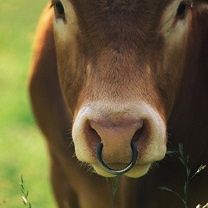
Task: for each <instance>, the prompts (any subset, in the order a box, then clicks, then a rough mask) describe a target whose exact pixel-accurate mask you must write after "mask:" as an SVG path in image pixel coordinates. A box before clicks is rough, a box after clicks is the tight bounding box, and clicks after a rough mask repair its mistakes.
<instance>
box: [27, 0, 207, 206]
mask: <svg viewBox="0 0 208 208" xmlns="http://www.w3.org/2000/svg"><path fill="white" fill-rule="evenodd" d="M207 4H208V1H207V0H184V1H181V0H52V2H51V4H50V5H47V7H46V8H45V10H44V12H43V15H42V17H41V19H40V22H39V26H38V29H37V34H36V39H35V45H34V56H33V60H32V66H31V72H30V80H29V92H30V98H31V103H32V108H33V112H34V115H35V118H36V120H37V123H38V125H39V127H40V129H41V130H42V132H43V133H44V135H45V137H46V138H47V139H46V141H47V146H48V150H49V154H50V159H51V183H52V187H53V190H54V194H55V198H56V201H57V206H58V207H60V208H94V207H99V208H110V207H111V197H110V196H109V192H108V186H107V184H106V180H105V178H108V179H109V180H111V178H112V180H113V178H114V177H115V176H118V175H119V176H118V177H119V181H118V189H117V193H116V196H115V199H114V200H115V202H114V203H115V207H116V208H139V207H142V208H167V207H168V208H176V207H177V208H180V207H184V204H183V203H182V201H181V200H180V198H178V197H177V196H176V195H175V194H173V193H171V192H168V191H164V190H162V189H160V188H159V187H161V186H163V187H168V188H170V189H171V190H174V191H175V192H176V193H178V195H180V196H182V195H183V184H184V181H185V180H186V178H185V173H184V172H185V169H184V167H183V165H182V164H181V162H180V161H179V159H178V157H177V155H172V154H171V155H168V154H166V152H167V150H168V149H177V148H178V145H179V144H182V145H183V147H184V148H183V153H184V155H189V167H190V170H191V172H190V174H191V175H193V174H194V173H195V172H196V171H197V169H198V167H199V166H200V165H206V164H208V151H207V150H208V7H207ZM207 201H208V171H207V170H206V169H205V170H204V171H202V172H201V173H199V174H198V175H197V176H196V177H195V178H194V179H193V180H192V181H191V183H190V184H189V202H188V203H189V204H188V207H196V206H197V204H199V203H201V204H206V202H207Z"/></svg>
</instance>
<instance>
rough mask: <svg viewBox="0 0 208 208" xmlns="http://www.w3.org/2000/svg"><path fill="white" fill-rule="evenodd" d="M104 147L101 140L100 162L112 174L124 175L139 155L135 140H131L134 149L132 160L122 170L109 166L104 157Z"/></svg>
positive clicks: (99, 147)
mask: <svg viewBox="0 0 208 208" xmlns="http://www.w3.org/2000/svg"><path fill="white" fill-rule="evenodd" d="M102 149H103V143H102V141H101V142H100V144H99V145H98V147H97V160H98V162H99V164H100V165H101V167H102V168H103V169H104V170H105V171H107V172H108V173H110V174H112V175H117V176H119V175H123V174H124V173H126V172H128V171H129V170H130V169H132V168H133V167H134V165H135V163H136V160H137V157H138V150H137V147H136V145H135V144H134V142H133V141H131V149H132V153H133V155H132V159H131V162H130V163H129V164H128V165H127V166H126V167H124V168H123V169H121V170H114V169H112V168H109V167H108V166H107V165H106V164H105V163H104V161H103V159H102Z"/></svg>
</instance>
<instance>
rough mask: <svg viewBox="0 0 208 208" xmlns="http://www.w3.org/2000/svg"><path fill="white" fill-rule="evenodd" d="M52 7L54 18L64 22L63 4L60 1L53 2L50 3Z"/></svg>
mask: <svg viewBox="0 0 208 208" xmlns="http://www.w3.org/2000/svg"><path fill="white" fill-rule="evenodd" d="M52 6H53V7H54V10H55V15H56V18H57V19H58V18H60V19H63V20H64V21H65V20H66V18H65V10H64V6H63V4H62V3H61V2H60V1H55V2H52Z"/></svg>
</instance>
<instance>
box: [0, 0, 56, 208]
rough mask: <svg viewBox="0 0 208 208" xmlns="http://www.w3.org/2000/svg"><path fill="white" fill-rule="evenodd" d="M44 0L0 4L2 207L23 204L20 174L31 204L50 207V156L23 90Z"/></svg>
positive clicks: (51, 203)
mask: <svg viewBox="0 0 208 208" xmlns="http://www.w3.org/2000/svg"><path fill="white" fill-rule="evenodd" d="M46 2H47V0H34V1H28V0H7V1H3V2H2V3H1V6H0V207H1V208H17V207H18V208H21V207H24V204H23V203H22V193H21V190H20V187H19V181H20V177H21V175H23V177H24V183H25V186H26V187H27V190H28V191H29V199H30V202H31V204H32V207H33V208H35V207H37V208H39V207H44V208H54V207H55V202H54V201H53V196H52V191H51V188H50V182H49V180H50V179H49V178H50V176H49V168H50V167H49V158H48V154H47V149H46V148H45V144H44V139H43V137H42V135H41V133H40V132H39V130H38V129H37V127H36V125H35V122H34V120H33V116H32V113H31V109H30V105H29V99H28V94H27V77H28V69H29V66H30V60H31V55H32V50H31V48H32V40H33V37H34V33H35V28H36V25H37V22H38V18H39V15H40V14H41V10H42V9H43V8H44V6H45V4H46Z"/></svg>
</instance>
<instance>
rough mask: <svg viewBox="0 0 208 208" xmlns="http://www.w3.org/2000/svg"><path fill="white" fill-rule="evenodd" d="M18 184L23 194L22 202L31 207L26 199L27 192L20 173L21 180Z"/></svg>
mask: <svg viewBox="0 0 208 208" xmlns="http://www.w3.org/2000/svg"><path fill="white" fill-rule="evenodd" d="M19 186H20V189H21V192H22V194H23V195H22V201H23V204H24V205H25V206H26V207H29V208H32V205H31V203H30V202H29V201H28V195H29V192H28V191H26V190H25V187H24V179H23V176H22V175H21V181H20V182H19Z"/></svg>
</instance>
